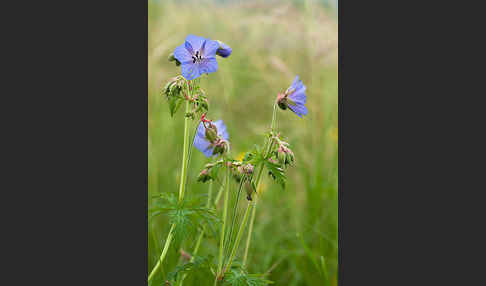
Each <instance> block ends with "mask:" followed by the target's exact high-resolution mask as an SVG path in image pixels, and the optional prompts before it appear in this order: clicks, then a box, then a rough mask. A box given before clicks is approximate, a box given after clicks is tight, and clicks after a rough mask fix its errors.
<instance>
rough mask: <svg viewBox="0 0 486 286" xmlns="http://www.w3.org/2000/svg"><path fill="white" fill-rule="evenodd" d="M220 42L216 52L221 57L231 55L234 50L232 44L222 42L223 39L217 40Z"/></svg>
mask: <svg viewBox="0 0 486 286" xmlns="http://www.w3.org/2000/svg"><path fill="white" fill-rule="evenodd" d="M216 42H218V44H219V48H218V49H217V50H216V54H217V55H218V56H220V57H223V58H227V57H229V55H231V52H232V51H233V50H232V49H231V48H230V46H228V45H227V44H225V43H223V42H221V41H216Z"/></svg>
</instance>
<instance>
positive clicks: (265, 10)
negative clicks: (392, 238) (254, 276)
mask: <svg viewBox="0 0 486 286" xmlns="http://www.w3.org/2000/svg"><path fill="white" fill-rule="evenodd" d="M191 2H194V1H191ZM264 2H265V1H259V3H248V5H246V4H245V5H231V4H228V5H220V3H214V2H213V1H205V2H204V5H200V3H186V1H182V2H181V1H151V2H150V3H149V5H150V6H149V7H150V8H149V11H148V12H149V23H148V93H149V94H148V118H147V119H148V140H147V141H148V142H147V143H148V152H149V158H148V197H149V198H150V200H149V207H150V208H152V207H153V206H154V204H155V203H156V201H157V200H153V199H151V198H152V197H153V196H154V195H156V194H160V193H168V192H170V191H172V190H176V189H177V188H178V185H179V182H180V177H179V176H180V156H181V154H182V149H183V148H182V137H183V128H181V127H182V126H183V121H184V116H183V114H182V113H183V112H182V113H181V111H180V110H178V111H177V113H176V115H175V116H173V117H172V118H171V112H170V108H169V104H168V101H167V99H166V97H165V96H161V94H160V90H161V82H163V83H165V82H166V81H167V80H168V79H169V78H171V77H173V76H176V75H177V74H179V73H180V67H176V66H175V64H174V62H169V61H167V56H168V55H169V54H170V53H171V52H173V50H174V47H176V46H177V45H180V44H181V43H183V41H184V38H185V36H186V35H187V34H194V35H198V36H206V37H209V38H211V39H216V40H221V41H223V42H225V43H226V44H228V45H230V46H231V47H232V48H233V54H232V55H231V56H230V57H229V58H227V59H222V58H219V57H218V58H217V60H218V71H217V72H216V73H211V74H209V75H203V76H202V77H201V87H202V88H203V89H204V90H205V91H206V93H207V96H208V100H209V101H210V105H211V109H210V111H209V112H210V113H208V114H209V115H210V116H211V118H213V119H215V120H218V119H223V120H224V122H225V124H226V125H227V127H228V133H229V134H230V140H231V143H232V145H231V155H232V156H234V157H235V158H238V159H241V156H243V154H244V152H246V151H247V150H251V149H252V147H253V144H255V143H259V144H260V148H262V147H263V144H264V142H265V141H266V138H264V137H263V136H262V133H264V132H266V131H268V130H269V127H270V122H271V119H272V107H273V104H274V99H275V97H276V95H277V93H278V92H283V91H285V89H286V88H288V87H289V85H290V84H291V83H292V80H293V79H294V77H295V75H299V77H300V78H301V79H302V81H303V82H304V84H305V85H306V86H307V107H308V109H309V114H308V115H307V116H305V117H304V118H299V117H298V116H296V115H295V114H293V113H292V112H291V111H290V110H288V109H287V110H278V113H277V119H278V123H277V124H276V129H277V130H278V131H279V132H282V134H285V136H286V138H288V139H289V141H288V142H289V143H290V144H291V146H292V151H293V152H294V153H295V156H296V161H295V162H294V166H293V167H292V168H291V169H288V171H287V169H284V171H285V175H286V177H287V180H286V189H287V190H289V192H281V191H280V186H279V185H278V184H275V183H274V181H273V179H272V178H271V177H269V176H267V174H268V173H267V172H268V171H267V170H266V169H265V170H264V173H262V178H261V183H260V186H259V188H258V191H260V190H261V193H258V207H257V208H256V209H257V211H256V219H255V224H254V230H253V239H252V241H251V246H250V250H249V256H248V264H247V267H246V269H247V271H248V272H249V273H267V271H269V270H270V269H271V271H270V273H268V274H267V275H266V278H267V279H269V280H272V281H275V285H288V286H300V285H309V286H313V285H316V286H317V285H319V286H322V285H325V284H324V279H323V275H322V274H321V271H317V268H316V266H315V263H314V261H313V260H314V259H316V260H317V262H318V266H319V268H321V269H323V265H324V266H325V268H326V270H327V274H328V278H329V285H330V286H337V281H336V277H337V275H338V272H337V265H338V248H337V246H338V241H337V238H338V235H337V230H338V215H337V213H338V212H337V209H338V193H337V182H338V179H337V178H338V163H337V162H338V146H337V133H338V129H337V128H338V108H337V104H338V74H337V56H338V53H337V46H338V45H337V43H338V41H337V23H336V22H335V21H334V19H332V18H330V15H329V14H327V13H326V11H324V10H323V9H322V8H321V7H316V6H315V5H314V4H315V2H313V1H304V2H300V1H299V3H301V4H302V5H294V4H293V3H296V2H295V1H293V2H289V1H278V3H264ZM245 3H246V2H245ZM174 11H177V13H174ZM194 15H198V17H194ZM331 16H332V15H331ZM141 96H143V95H141ZM183 105H184V104H183ZM182 109H183V110H184V107H182ZM194 125H195V124H194ZM193 128H195V126H193ZM193 130H194V129H191V132H192V131H193ZM249 153H251V152H249ZM246 159H249V158H246ZM246 159H243V160H244V161H245V160H246ZM246 161H248V160H246ZM207 162H208V159H207V158H206V157H205V156H204V155H203V154H201V153H200V152H198V151H197V150H194V152H193V154H192V157H191V162H190V165H189V177H188V183H189V184H190V186H189V187H188V188H187V190H186V196H188V197H192V196H193V195H204V194H207V192H208V184H201V183H195V177H196V176H197V175H198V173H199V171H201V170H202V168H203V167H204V165H205V164H206V163H207ZM259 169H260V166H259V165H255V175H256V174H258V171H259ZM224 173H225V172H219V178H217V179H216V180H215V181H214V182H213V185H214V187H213V199H214V198H215V197H216V195H217V193H218V190H219V189H220V187H221V183H222V182H223V180H221V178H222V175H223V174H224ZM254 177H256V176H254ZM139 191H140V190H139ZM232 191H235V192H236V191H237V189H236V186H235V187H233V188H232ZM221 198H222V196H221ZM222 202H223V200H219V204H218V205H217V208H218V212H220V210H221V206H222ZM245 203H246V202H245ZM240 207H241V206H240ZM239 211H240V209H239ZM151 213H152V212H151ZM148 227H149V235H148V240H149V244H148V252H149V254H148V261H147V262H148V263H147V264H148V270H149V271H150V270H151V269H152V268H153V267H154V265H155V263H156V262H157V259H158V258H159V256H160V253H161V250H162V248H163V245H164V242H165V239H166V237H167V234H168V231H169V227H170V224H169V218H168V216H167V215H165V213H164V215H157V216H155V217H154V219H153V220H152V221H151V223H150V224H149V226H148ZM208 231H209V230H207V231H206V232H208ZM296 233H301V234H302V235H303V236H304V240H305V243H306V246H307V248H308V249H309V250H310V253H312V256H310V255H309V252H307V251H306V250H305V248H304V247H303V245H302V243H301V241H300V239H299V238H298V237H297V236H296ZM245 235H246V233H245ZM196 238H197V235H196V236H191V237H188V238H187V239H185V240H184V242H183V244H182V247H183V248H184V249H187V250H189V251H190V250H193V247H194V244H195V240H196ZM243 239H244V240H243V241H242V243H241V245H242V246H243V245H244V244H245V242H246V241H245V239H246V237H244V238H243ZM218 242H219V240H217V239H214V238H211V237H207V236H206V235H205V236H204V238H203V239H202V243H201V246H200V249H199V252H198V253H199V254H200V255H207V254H216V253H217V245H218ZM172 247H173V246H171V249H170V251H169V253H168V256H167V258H166V260H165V261H164V265H163V268H162V269H161V270H162V271H161V273H162V274H161V275H157V277H156V279H157V280H155V279H154V283H153V285H158V286H163V285H164V284H163V283H164V281H165V279H166V277H167V275H168V273H170V272H171V271H173V270H174V269H175V267H177V265H179V264H181V261H180V260H181V259H180V255H179V253H178V252H175V251H172ZM241 248H243V247H240V249H239V251H238V254H237V258H239V259H240V258H241V255H242V252H243V249H241ZM321 256H322V257H323V258H324V261H325V264H323V263H322V262H321V261H320V257H321ZM274 265H276V266H275V267H274ZM198 273H199V272H198ZM196 276H197V277H196ZM213 283H214V276H212V275H211V276H205V275H203V274H202V273H199V274H198V275H188V277H187V278H186V280H185V281H184V285H183V286H186V285H187V286H189V285H198V286H213ZM172 285H173V286H176V285H175V284H172Z"/></svg>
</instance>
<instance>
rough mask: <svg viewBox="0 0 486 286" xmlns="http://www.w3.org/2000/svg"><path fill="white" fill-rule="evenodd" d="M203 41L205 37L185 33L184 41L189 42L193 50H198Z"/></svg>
mask: <svg viewBox="0 0 486 286" xmlns="http://www.w3.org/2000/svg"><path fill="white" fill-rule="evenodd" d="M205 41H206V39H205V38H203V37H199V36H194V35H187V37H186V42H188V43H189V44H191V46H192V49H193V50H194V52H196V51H199V50H200V49H201V47H202V45H203V43H204V42H205Z"/></svg>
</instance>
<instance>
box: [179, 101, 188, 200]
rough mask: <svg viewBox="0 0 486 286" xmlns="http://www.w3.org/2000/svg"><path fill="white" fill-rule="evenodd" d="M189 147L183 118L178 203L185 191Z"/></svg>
mask: <svg viewBox="0 0 486 286" xmlns="http://www.w3.org/2000/svg"><path fill="white" fill-rule="evenodd" d="M189 111H190V103H189V100H186V113H188V112H189ZM188 145H189V118H188V117H185V118H184V152H183V155H182V170H181V183H180V184H179V202H182V200H183V199H184V192H185V190H186V175H187V163H188V160H187V155H188V151H189V148H188Z"/></svg>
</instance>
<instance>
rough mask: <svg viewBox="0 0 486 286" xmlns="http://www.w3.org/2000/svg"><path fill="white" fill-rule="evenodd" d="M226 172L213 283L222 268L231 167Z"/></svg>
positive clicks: (216, 281) (215, 281)
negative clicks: (216, 265) (216, 268)
mask: <svg viewBox="0 0 486 286" xmlns="http://www.w3.org/2000/svg"><path fill="white" fill-rule="evenodd" d="M227 169H228V170H227V172H226V182H225V190H224V206H223V224H222V225H221V234H220V235H221V238H220V241H219V259H218V272H217V275H216V278H215V280H214V285H217V283H218V278H219V276H220V275H221V273H222V270H223V250H224V233H225V228H226V218H227V216H228V201H229V184H230V176H231V169H230V167H228V166H227Z"/></svg>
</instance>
